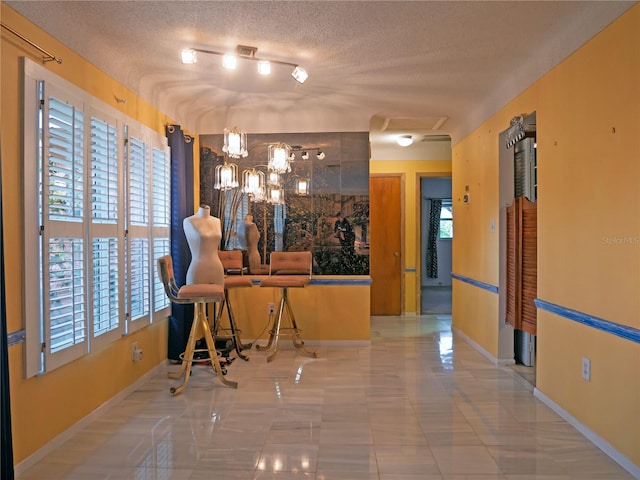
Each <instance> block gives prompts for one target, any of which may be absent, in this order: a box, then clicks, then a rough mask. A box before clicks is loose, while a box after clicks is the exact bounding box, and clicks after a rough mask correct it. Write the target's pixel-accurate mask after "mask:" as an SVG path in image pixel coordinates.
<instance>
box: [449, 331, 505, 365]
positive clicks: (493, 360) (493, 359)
mask: <svg viewBox="0 0 640 480" xmlns="http://www.w3.org/2000/svg"><path fill="white" fill-rule="evenodd" d="M451 330H452V331H453V333H454V334H456V335H459V336H460V337H462V338H463V339H464V341H465V342H467V343H468V344H469V345H471V346H472V347H473V348H474V349H476V350H477V351H478V352H480V353H481V354H482V355H484V356H485V357H487V359H488V360H489V361H490V362H491V363H493V364H494V365H514V364H515V363H516V361H515V360H514V359H513V358H496V357H494V356H493V355H491V354H490V353H489V352H488V351H486V350H485V349H484V348H483V347H482V345H480V344H479V343H477V342H475V341H474V340H472V339H471V337H469V336H468V335H467V334H466V333H463V332H462V331H461V330H459V329H457V328H455V327H451Z"/></svg>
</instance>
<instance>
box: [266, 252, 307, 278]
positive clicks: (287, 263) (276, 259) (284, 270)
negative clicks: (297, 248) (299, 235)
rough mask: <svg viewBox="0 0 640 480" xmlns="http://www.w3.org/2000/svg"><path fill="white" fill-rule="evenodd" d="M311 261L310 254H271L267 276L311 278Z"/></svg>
mask: <svg viewBox="0 0 640 480" xmlns="http://www.w3.org/2000/svg"><path fill="white" fill-rule="evenodd" d="M311 261H312V257H311V252H271V261H270V264H269V274H270V275H308V276H309V277H311V271H312V269H311V267H312V265H311Z"/></svg>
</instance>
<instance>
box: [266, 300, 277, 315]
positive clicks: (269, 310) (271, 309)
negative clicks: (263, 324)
mask: <svg viewBox="0 0 640 480" xmlns="http://www.w3.org/2000/svg"><path fill="white" fill-rule="evenodd" d="M267 313H268V314H269V315H274V314H275V313H276V304H275V303H268V304H267Z"/></svg>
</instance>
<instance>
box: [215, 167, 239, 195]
mask: <svg viewBox="0 0 640 480" xmlns="http://www.w3.org/2000/svg"><path fill="white" fill-rule="evenodd" d="M237 187H238V166H237V165H235V164H233V163H227V162H225V163H224V164H222V165H217V166H216V170H215V173H214V182H213V188H215V189H216V190H231V189H232V188H237Z"/></svg>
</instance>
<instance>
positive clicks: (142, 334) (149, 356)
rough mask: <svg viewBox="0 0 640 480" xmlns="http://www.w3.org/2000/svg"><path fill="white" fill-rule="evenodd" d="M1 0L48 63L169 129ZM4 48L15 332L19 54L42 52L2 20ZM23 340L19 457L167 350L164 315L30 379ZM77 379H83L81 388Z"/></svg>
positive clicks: (16, 324)
mask: <svg viewBox="0 0 640 480" xmlns="http://www.w3.org/2000/svg"><path fill="white" fill-rule="evenodd" d="M0 8H1V16H2V22H3V23H4V24H7V25H9V26H10V27H12V28H13V29H14V30H16V31H18V32H20V33H21V34H22V35H24V36H25V37H26V38H28V39H29V40H31V41H33V42H35V43H36V44H38V45H40V46H42V47H43V48H45V49H46V50H49V51H50V52H52V53H54V54H55V55H56V56H58V57H60V58H62V59H63V63H62V64H57V63H55V62H49V63H46V64H45V65H44V66H45V67H46V68H47V69H49V70H51V71H52V72H54V73H55V74H57V75H59V76H60V77H62V78H64V79H65V80H67V81H69V82H71V83H74V84H75V85H77V86H78V87H80V88H82V89H83V90H85V91H87V92H89V93H90V94H91V95H93V96H94V97H96V98H98V99H100V100H102V101H103V102H105V103H107V104H109V105H111V106H112V107H114V108H116V109H118V110H120V111H121V112H123V113H124V114H126V115H128V116H129V117H131V118H133V119H136V120H138V121H139V122H141V123H143V124H145V125H147V126H148V127H150V128H152V129H153V130H155V131H157V132H158V133H160V134H163V135H164V126H165V124H167V123H171V120H170V119H169V118H167V117H166V116H164V115H163V114H161V113H160V112H158V111H157V110H156V109H154V108H153V107H152V106H151V105H149V104H148V103H146V102H144V101H142V100H141V99H139V98H138V97H136V96H135V95H133V94H132V93H131V92H130V91H128V90H126V89H125V88H124V87H122V86H121V85H120V84H118V83H116V82H115V81H114V80H112V79H111V78H109V77H107V76H106V75H105V74H104V73H103V72H101V71H100V70H98V69H96V68H95V67H94V66H92V65H90V64H89V63H87V62H86V61H84V60H83V59H81V58H80V57H79V56H78V55H76V54H74V53H73V52H72V51H71V50H69V49H67V48H65V47H64V46H63V45H62V44H61V43H59V42H57V41H56V40H54V39H53V38H51V37H49V36H48V35H46V34H44V33H43V32H42V31H41V30H39V29H38V28H36V27H35V26H33V24H31V23H29V22H27V21H26V20H25V19H24V18H23V17H21V16H20V15H18V14H17V13H16V12H15V11H14V10H12V9H11V8H9V7H7V5H5V4H4V3H2V4H1V6H0ZM1 48H2V55H1V56H2V71H1V82H2V102H1V111H0V115H1V118H2V132H1V133H2V195H3V198H2V202H3V205H4V209H3V216H4V232H5V238H4V243H5V271H6V275H7V284H6V292H7V297H6V299H7V302H6V305H4V307H5V308H6V312H7V323H8V331H9V332H10V333H12V332H16V331H19V330H22V329H23V328H24V326H23V324H22V315H23V312H22V305H23V301H24V295H25V293H24V292H23V289H22V283H23V277H22V259H23V258H24V256H25V254H26V253H27V252H23V248H22V245H23V238H22V233H21V232H22V217H23V214H22V211H21V209H20V207H19V206H20V205H21V203H22V200H21V196H22V189H21V185H22V177H21V166H22V163H21V162H22V157H21V148H20V145H21V136H20V135H21V126H22V110H21V101H22V93H21V92H22V89H21V69H20V65H21V61H20V57H22V56H27V57H28V58H31V59H32V60H35V61H40V60H41V57H40V55H39V54H38V52H37V51H36V50H34V49H33V48H32V47H30V46H28V45H27V44H25V42H23V41H21V40H19V39H18V38H17V37H15V36H13V35H12V34H10V33H9V32H7V31H6V30H5V29H4V28H3V29H2V44H1ZM114 96H117V97H119V98H125V99H126V100H127V102H126V103H117V102H116V101H115V98H114ZM29 254H32V252H31V253H29ZM132 341H137V342H138V344H139V346H140V347H141V348H142V349H143V350H144V352H145V355H144V359H143V360H142V361H141V362H139V363H135V364H134V363H132V362H131V360H130V358H131V354H130V344H131V342H132ZM22 348H23V344H21V343H19V344H16V345H13V346H11V347H10V348H9V367H10V380H11V407H12V426H13V447H14V459H15V463H19V462H20V461H22V460H24V459H25V458H26V457H27V456H29V455H31V454H33V453H34V452H35V451H37V450H38V449H39V448H41V447H42V446H44V445H45V444H46V443H47V442H49V441H50V440H51V439H52V438H54V437H56V436H57V435H59V434H60V433H62V432H64V431H65V430H66V429H68V428H69V427H71V426H72V425H73V424H75V423H76V422H78V421H79V420H80V419H82V418H83V417H84V416H86V415H87V414H89V413H91V412H92V411H93V410H94V409H96V408H97V407H99V406H100V405H102V404H103V403H105V402H106V401H107V400H109V399H110V398H112V397H113V396H114V395H116V394H117V393H119V392H120V391H122V390H124V389H125V388H126V387H127V386H129V385H131V384H132V383H134V382H135V381H136V380H138V379H139V378H140V377H141V376H143V375H144V374H145V373H147V372H148V371H150V370H151V369H152V368H154V367H155V366H156V365H158V364H159V363H160V362H163V361H164V360H165V359H166V358H167V322H166V321H162V322H159V323H158V324H155V325H153V326H151V327H148V328H145V329H143V330H141V331H139V332H136V333H134V334H132V335H130V336H129V337H127V338H124V339H122V340H120V341H118V342H116V343H115V344H113V345H111V346H109V347H107V348H105V349H103V350H100V351H98V352H95V353H92V354H91V355H87V356H86V357H83V358H81V359H79V360H77V361H75V362H73V363H71V364H69V365H67V366H64V367H61V368H59V369H57V370H55V371H53V372H50V373H47V374H46V375H43V376H41V377H36V378H31V379H28V380H25V379H24V373H23V351H22ZM78 385H83V386H84V387H83V388H82V391H81V392H79V391H78ZM45 399H46V400H45ZM34 426H37V427H34Z"/></svg>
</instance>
